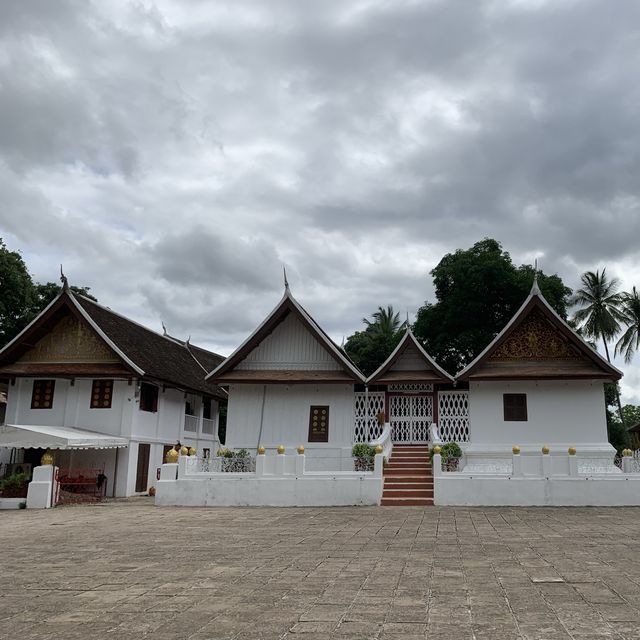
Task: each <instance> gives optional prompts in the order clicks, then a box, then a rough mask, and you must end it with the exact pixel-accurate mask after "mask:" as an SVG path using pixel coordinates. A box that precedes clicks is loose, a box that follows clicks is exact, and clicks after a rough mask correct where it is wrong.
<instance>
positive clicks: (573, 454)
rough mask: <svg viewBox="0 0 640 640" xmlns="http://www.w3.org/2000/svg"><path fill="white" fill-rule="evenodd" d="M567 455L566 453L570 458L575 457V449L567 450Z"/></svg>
mask: <svg viewBox="0 0 640 640" xmlns="http://www.w3.org/2000/svg"><path fill="white" fill-rule="evenodd" d="M567 453H568V454H569V455H570V456H575V455H576V448H575V447H569V448H568V449H567Z"/></svg>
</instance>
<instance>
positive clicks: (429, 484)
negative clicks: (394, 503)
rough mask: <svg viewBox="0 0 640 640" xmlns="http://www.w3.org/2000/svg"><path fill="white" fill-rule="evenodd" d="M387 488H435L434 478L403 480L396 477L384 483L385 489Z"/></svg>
mask: <svg viewBox="0 0 640 640" xmlns="http://www.w3.org/2000/svg"><path fill="white" fill-rule="evenodd" d="M387 489H433V480H426V481H425V480H421V481H419V482H415V481H411V480H410V481H409V482H402V481H401V480H396V479H395V478H394V479H393V481H391V482H385V483H384V490H385V491H386V490H387Z"/></svg>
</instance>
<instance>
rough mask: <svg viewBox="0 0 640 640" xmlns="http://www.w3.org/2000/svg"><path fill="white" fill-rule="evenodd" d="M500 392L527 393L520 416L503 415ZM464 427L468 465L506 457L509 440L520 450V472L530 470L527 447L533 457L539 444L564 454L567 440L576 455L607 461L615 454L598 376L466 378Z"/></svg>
mask: <svg viewBox="0 0 640 640" xmlns="http://www.w3.org/2000/svg"><path fill="white" fill-rule="evenodd" d="M504 393H526V394H527V414H528V419H527V421H526V422H506V421H505V420H504V408H503V394H504ZM469 429H470V443H469V444H468V445H467V446H466V447H464V448H465V453H466V457H467V464H468V465H482V464H483V463H488V462H495V461H496V459H499V458H501V457H508V458H510V456H511V448H512V447H513V446H514V445H518V446H519V447H520V449H521V451H522V454H523V469H524V470H525V472H526V473H528V472H532V473H533V472H534V469H533V467H532V465H533V462H532V461H530V456H529V457H528V456H527V453H529V454H530V455H531V456H534V457H535V456H537V455H538V454H539V453H540V449H541V447H542V446H543V445H545V444H546V445H548V446H549V447H550V449H551V455H552V456H553V455H556V454H562V455H565V454H566V452H567V449H568V447H571V446H572V447H576V449H577V450H578V455H579V456H580V457H589V458H594V459H598V458H600V459H602V460H609V461H610V462H611V463H612V462H613V457H614V455H615V450H614V448H613V447H612V446H611V445H610V444H609V443H608V439H607V421H606V413H605V402H604V388H603V383H602V382H601V381H600V382H598V381H589V380H587V381H582V380H571V381H555V380H553V381H513V382H472V383H471V384H470V385H469ZM530 467H531V468H530ZM472 468H473V467H472ZM476 468H477V467H476Z"/></svg>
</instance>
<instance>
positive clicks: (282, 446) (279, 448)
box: [278, 444, 284, 455]
mask: <svg viewBox="0 0 640 640" xmlns="http://www.w3.org/2000/svg"><path fill="white" fill-rule="evenodd" d="M283 453H284V445H283V444H279V445H278V454H279V455H282V454H283Z"/></svg>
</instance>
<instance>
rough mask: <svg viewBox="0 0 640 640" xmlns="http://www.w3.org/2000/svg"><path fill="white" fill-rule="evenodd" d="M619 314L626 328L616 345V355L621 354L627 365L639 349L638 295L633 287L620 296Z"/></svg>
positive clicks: (639, 317)
mask: <svg viewBox="0 0 640 640" xmlns="http://www.w3.org/2000/svg"><path fill="white" fill-rule="evenodd" d="M620 312H621V313H622V321H623V323H624V324H625V325H626V327H627V328H626V330H625V332H624V333H623V334H622V337H621V338H620V340H618V342H617V344H616V354H623V355H624V361H625V362H626V363H627V364H629V363H630V362H631V360H632V359H633V354H634V353H635V352H636V351H638V349H639V348H640V294H638V291H637V289H636V288H635V287H633V289H632V290H631V292H630V293H623V294H622V305H621V308H620Z"/></svg>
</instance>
